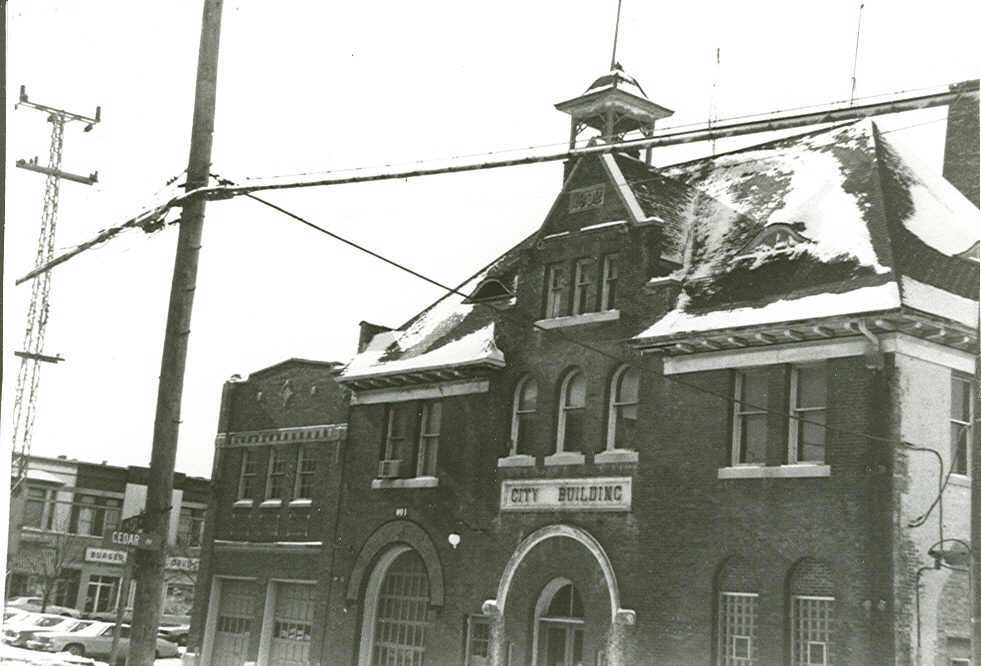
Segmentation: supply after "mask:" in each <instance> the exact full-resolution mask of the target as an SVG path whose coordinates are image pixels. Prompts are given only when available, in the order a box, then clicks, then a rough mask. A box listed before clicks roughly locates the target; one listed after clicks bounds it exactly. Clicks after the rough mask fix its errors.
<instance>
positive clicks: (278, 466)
mask: <svg viewBox="0 0 981 666" xmlns="http://www.w3.org/2000/svg"><path fill="white" fill-rule="evenodd" d="M285 495H286V456H285V455H284V452H283V451H281V450H280V449H279V448H278V447H275V446H274V447H271V448H270V449H269V470H268V473H267V475H266V499H272V500H283V499H286V497H285Z"/></svg>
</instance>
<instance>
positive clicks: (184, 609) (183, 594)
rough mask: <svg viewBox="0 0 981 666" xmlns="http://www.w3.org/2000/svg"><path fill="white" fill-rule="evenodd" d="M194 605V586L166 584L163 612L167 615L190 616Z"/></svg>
mask: <svg viewBox="0 0 981 666" xmlns="http://www.w3.org/2000/svg"><path fill="white" fill-rule="evenodd" d="M193 605H194V586H193V585H191V584H189V583H167V591H166V593H165V594H164V602H163V612H164V613H166V614H167V615H190V614H191V608H192V606H193Z"/></svg>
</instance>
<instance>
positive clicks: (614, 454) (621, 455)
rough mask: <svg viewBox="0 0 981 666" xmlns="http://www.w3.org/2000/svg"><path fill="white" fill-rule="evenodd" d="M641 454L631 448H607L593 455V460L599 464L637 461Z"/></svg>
mask: <svg viewBox="0 0 981 666" xmlns="http://www.w3.org/2000/svg"><path fill="white" fill-rule="evenodd" d="M638 458H639V456H638V454H637V452H636V451H631V450H630V449H607V450H606V451H602V452H600V453H597V454H596V455H595V456H594V457H593V462H594V463H596V464H597V465H602V464H604V463H635V462H637V460H638Z"/></svg>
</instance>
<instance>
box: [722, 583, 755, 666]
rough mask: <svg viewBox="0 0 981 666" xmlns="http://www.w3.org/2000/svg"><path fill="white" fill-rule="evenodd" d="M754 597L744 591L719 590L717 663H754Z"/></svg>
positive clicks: (730, 665) (726, 665) (733, 665)
mask: <svg viewBox="0 0 981 666" xmlns="http://www.w3.org/2000/svg"><path fill="white" fill-rule="evenodd" d="M757 599H758V595H757V594H754V593H748V592H720V593H719V632H718V635H719V645H718V664H719V666H753V664H755V663H756V661H755V659H756V604H757Z"/></svg>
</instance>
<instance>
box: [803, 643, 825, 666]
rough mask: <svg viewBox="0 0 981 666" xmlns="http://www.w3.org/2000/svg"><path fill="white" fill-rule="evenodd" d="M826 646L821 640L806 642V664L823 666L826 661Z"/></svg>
mask: <svg viewBox="0 0 981 666" xmlns="http://www.w3.org/2000/svg"><path fill="white" fill-rule="evenodd" d="M827 656H828V646H827V645H826V644H824V643H822V642H821V641H809V642H808V643H807V664H808V666H824V665H825V664H827V663H828V661H827Z"/></svg>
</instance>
